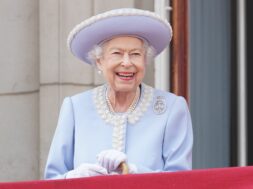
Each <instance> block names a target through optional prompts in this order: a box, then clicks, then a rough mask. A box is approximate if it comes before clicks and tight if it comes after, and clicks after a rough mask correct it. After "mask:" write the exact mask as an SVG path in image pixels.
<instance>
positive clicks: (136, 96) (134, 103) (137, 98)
mask: <svg viewBox="0 0 253 189" xmlns="http://www.w3.org/2000/svg"><path fill="white" fill-rule="evenodd" d="M139 97H140V88H139V87H138V88H137V89H136V92H135V96H134V99H133V101H132V103H131V104H130V106H129V107H128V109H127V111H126V112H125V113H131V112H133V111H134V109H135V107H136V105H137V103H138V100H139ZM105 100H106V103H107V105H108V107H109V110H110V111H111V112H112V113H116V112H115V111H114V108H113V106H112V104H111V101H110V99H109V96H108V87H106V92H105Z"/></svg>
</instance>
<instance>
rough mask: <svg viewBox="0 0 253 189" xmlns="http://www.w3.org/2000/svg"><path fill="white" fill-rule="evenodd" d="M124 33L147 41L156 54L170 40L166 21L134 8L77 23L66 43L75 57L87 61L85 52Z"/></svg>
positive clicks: (105, 13) (169, 26)
mask: <svg viewBox="0 0 253 189" xmlns="http://www.w3.org/2000/svg"><path fill="white" fill-rule="evenodd" d="M123 35H127V36H136V37H139V38H141V39H144V40H146V41H147V42H148V43H149V44H150V45H151V46H152V47H153V48H154V49H155V52H156V54H155V55H158V54H159V53H160V52H162V51H163V50H164V49H165V48H166V46H167V45H168V44H169V43H170V40H171V37H172V29H171V25H170V24H169V22H168V21H167V20H165V19H162V18H161V17H160V16H159V15H157V14H155V13H154V12H150V11H146V10H140V9H134V8H124V9H115V10H111V11H108V12H104V13H102V14H98V15H96V16H93V17H90V18H88V19H87V20H85V21H83V22H81V23H80V24H78V25H77V26H76V27H75V28H74V29H73V30H72V31H71V32H70V34H69V36H68V41H67V45H68V48H69V49H70V51H71V52H72V53H73V54H74V56H76V57H78V58H79V59H81V60H82V61H84V62H86V63H89V64H90V63H91V62H90V60H89V58H88V52H89V51H90V50H91V49H92V48H93V47H94V46H95V45H97V44H99V43H101V42H103V41H106V40H108V39H111V38H113V37H116V36H123Z"/></svg>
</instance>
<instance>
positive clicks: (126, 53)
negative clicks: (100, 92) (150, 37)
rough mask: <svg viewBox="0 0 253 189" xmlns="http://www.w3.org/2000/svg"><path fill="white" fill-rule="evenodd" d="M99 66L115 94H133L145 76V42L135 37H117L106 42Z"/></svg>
mask: <svg viewBox="0 0 253 189" xmlns="http://www.w3.org/2000/svg"><path fill="white" fill-rule="evenodd" d="M97 66H98V68H99V69H100V70H102V72H103V75H104V77H105V79H106V81H107V83H108V84H109V86H110V88H111V89H113V90H114V91H115V92H132V91H135V90H136V89H137V87H138V86H139V85H140V83H141V82H142V80H143V78H144V75H145V68H146V64H145V49H144V46H143V41H142V40H140V39H138V38H135V37H129V36H124V37H116V38H113V39H111V40H110V41H108V42H106V43H105V44H104V46H103V54H102V57H101V58H100V59H98V60H97Z"/></svg>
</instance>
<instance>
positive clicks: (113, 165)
mask: <svg viewBox="0 0 253 189" xmlns="http://www.w3.org/2000/svg"><path fill="white" fill-rule="evenodd" d="M97 159H98V164H99V165H101V166H102V167H104V168H105V169H106V170H107V171H108V173H111V172H115V171H117V168H118V167H119V165H120V163H122V162H126V160H127V157H126V154H124V153H123V152H120V151H117V150H105V151H102V152H100V153H99V154H98V156H97Z"/></svg>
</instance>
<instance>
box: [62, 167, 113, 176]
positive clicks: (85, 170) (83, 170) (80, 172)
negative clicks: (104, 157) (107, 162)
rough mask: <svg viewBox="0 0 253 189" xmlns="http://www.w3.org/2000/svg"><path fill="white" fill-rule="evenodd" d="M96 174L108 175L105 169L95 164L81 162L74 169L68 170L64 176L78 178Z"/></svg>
mask: <svg viewBox="0 0 253 189" xmlns="http://www.w3.org/2000/svg"><path fill="white" fill-rule="evenodd" d="M98 175H108V172H107V170H106V169H105V168H104V167H101V166H100V165H97V164H89V163H83V164H81V165H80V166H79V167H77V168H76V169H74V170H72V171H69V172H68V173H67V174H66V178H80V177H90V176H98Z"/></svg>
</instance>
